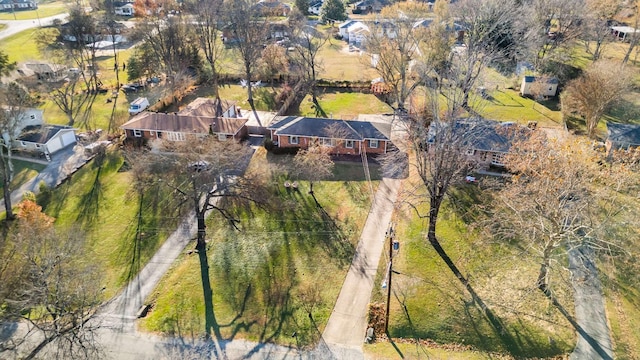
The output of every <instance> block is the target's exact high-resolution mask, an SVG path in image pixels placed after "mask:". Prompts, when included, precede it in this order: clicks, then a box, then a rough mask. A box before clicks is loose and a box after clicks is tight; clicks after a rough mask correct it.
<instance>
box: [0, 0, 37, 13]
mask: <svg viewBox="0 0 640 360" xmlns="http://www.w3.org/2000/svg"><path fill="white" fill-rule="evenodd" d="M37 8H38V2H37V1H33V0H0V11H4V12H11V11H20V10H35V9H37Z"/></svg>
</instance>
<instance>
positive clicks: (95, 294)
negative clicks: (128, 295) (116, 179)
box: [0, 200, 101, 359]
mask: <svg viewBox="0 0 640 360" xmlns="http://www.w3.org/2000/svg"><path fill="white" fill-rule="evenodd" d="M52 224H53V219H52V218H50V217H48V216H47V215H45V214H43V213H41V208H40V207H39V206H37V205H36V204H35V203H34V202H32V201H29V200H27V201H24V202H22V203H21V204H20V212H19V221H18V223H17V224H16V227H15V228H14V229H12V230H11V232H10V233H9V235H7V237H6V238H5V239H3V240H2V246H0V254H1V255H2V256H1V257H0V280H1V281H0V302H1V304H2V312H0V320H2V322H3V323H5V324H11V323H14V324H17V325H16V328H17V329H16V332H15V333H14V334H13V336H10V337H8V338H3V339H2V340H1V341H0V354H2V353H4V354H6V355H9V354H14V355H15V354H17V355H18V357H21V358H24V359H32V358H34V357H36V356H38V355H40V354H42V353H45V354H47V356H48V357H53V358H74V359H95V358H98V357H100V354H101V352H100V349H99V347H98V344H97V342H96V339H95V330H97V325H96V323H95V322H91V321H90V320H91V319H92V317H93V316H94V315H95V313H96V311H97V310H98V307H99V305H100V303H101V290H100V289H101V281H100V277H99V272H98V269H96V268H95V264H94V263H93V262H92V261H91V255H90V253H89V252H87V249H86V247H85V239H84V238H83V235H82V232H81V231H77V230H74V231H70V232H60V231H58V230H55V229H54V228H53V226H52ZM2 356H3V357H4V356H5V355H2Z"/></svg>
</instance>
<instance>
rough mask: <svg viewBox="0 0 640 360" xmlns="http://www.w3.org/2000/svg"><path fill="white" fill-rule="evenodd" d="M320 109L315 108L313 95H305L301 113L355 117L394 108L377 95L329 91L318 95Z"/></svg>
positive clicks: (304, 114) (380, 112)
mask: <svg viewBox="0 0 640 360" xmlns="http://www.w3.org/2000/svg"><path fill="white" fill-rule="evenodd" d="M318 102H319V103H320V109H315V107H314V105H313V102H312V101H311V96H310V95H307V96H305V98H304V100H302V103H301V104H300V109H299V115H302V116H318V117H327V118H331V117H333V118H336V119H347V120H349V119H355V118H356V117H357V116H358V114H384V113H390V112H391V111H392V110H391V108H390V107H389V105H387V104H385V103H383V102H382V101H380V100H379V99H378V98H377V97H375V95H372V94H363V93H347V92H327V93H324V94H320V95H319V96H318Z"/></svg>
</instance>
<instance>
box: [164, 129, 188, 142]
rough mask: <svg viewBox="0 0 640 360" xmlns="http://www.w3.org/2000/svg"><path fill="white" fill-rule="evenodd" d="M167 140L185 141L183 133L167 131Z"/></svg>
mask: <svg viewBox="0 0 640 360" xmlns="http://www.w3.org/2000/svg"><path fill="white" fill-rule="evenodd" d="M167 140H169V141H185V137H184V134H183V133H179V132H172V131H167Z"/></svg>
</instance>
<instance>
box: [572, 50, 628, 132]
mask: <svg viewBox="0 0 640 360" xmlns="http://www.w3.org/2000/svg"><path fill="white" fill-rule="evenodd" d="M631 71H632V70H631V69H629V68H627V67H625V66H624V65H620V64H619V63H614V62H611V61H597V62H594V63H592V64H591V65H590V66H589V67H588V68H587V69H586V70H585V71H584V73H583V74H582V76H580V77H579V78H578V79H575V80H573V81H571V82H570V83H569V84H567V87H566V88H565V91H564V92H563V93H562V96H561V101H562V111H563V112H565V113H573V112H575V113H577V114H579V115H580V116H582V117H583V118H584V120H585V123H586V127H587V135H589V136H591V137H594V136H596V135H597V134H596V133H595V130H596V127H597V126H598V123H599V122H600V119H601V118H602V116H603V115H604V113H605V112H606V111H607V110H608V109H609V108H610V107H611V105H613V104H614V103H615V102H616V101H617V100H619V99H620V96H622V95H623V94H624V93H625V92H626V91H627V90H628V89H629V86H631V80H632V72H631Z"/></svg>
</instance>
